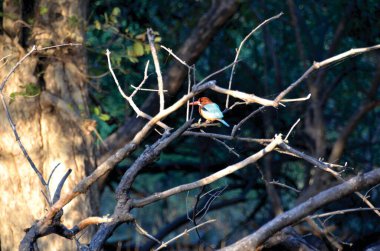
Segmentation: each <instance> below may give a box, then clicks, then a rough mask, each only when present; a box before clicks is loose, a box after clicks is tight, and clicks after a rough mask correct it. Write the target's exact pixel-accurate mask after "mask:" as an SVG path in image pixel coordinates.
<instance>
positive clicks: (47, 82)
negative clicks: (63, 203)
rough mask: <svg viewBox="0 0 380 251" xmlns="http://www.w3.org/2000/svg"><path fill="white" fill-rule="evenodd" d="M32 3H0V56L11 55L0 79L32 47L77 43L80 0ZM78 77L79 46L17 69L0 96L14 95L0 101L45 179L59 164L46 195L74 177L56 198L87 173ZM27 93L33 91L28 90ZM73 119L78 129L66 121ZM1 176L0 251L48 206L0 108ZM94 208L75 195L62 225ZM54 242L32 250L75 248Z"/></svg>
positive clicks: (88, 143) (82, 64) (83, 98)
mask: <svg viewBox="0 0 380 251" xmlns="http://www.w3.org/2000/svg"><path fill="white" fill-rule="evenodd" d="M32 4H33V3H30V2H28V1H24V2H22V1H20V2H18V1H11V0H8V1H3V12H4V13H8V14H9V15H4V17H3V27H2V28H3V31H4V32H3V34H1V35H0V58H2V57H4V56H6V55H10V57H9V58H8V59H9V60H8V62H7V64H6V65H5V66H3V67H2V68H1V69H0V75H1V76H6V74H7V73H8V72H10V70H11V68H12V67H13V66H14V65H15V63H16V62H17V61H18V60H19V59H20V58H21V57H22V56H24V55H25V53H26V52H27V51H28V50H30V48H31V47H32V46H33V45H37V46H38V47H44V46H50V45H56V44H62V43H70V42H73V43H83V40H84V32H83V28H84V25H85V21H86V12H87V1H62V0H54V1H47V0H41V1H34V5H32ZM25 8H28V13H27V15H32V17H31V18H33V24H32V25H31V26H30V27H28V30H25V28H22V27H21V26H19V24H20V23H24V22H25V21H24V20H23V19H25V16H23V15H24V14H23V13H26V12H25ZM30 10H33V11H30ZM13 13H16V15H13ZM11 14H12V15H11ZM84 72H86V55H85V52H84V49H83V48H82V47H73V46H70V47H63V48H62V49H57V50H47V51H43V52H41V53H38V54H36V53H35V54H33V55H31V56H30V57H29V58H28V59H27V60H26V61H25V62H24V63H23V64H22V65H20V67H19V68H18V69H17V70H16V72H15V73H14V75H13V76H12V77H11V78H10V79H9V81H8V82H7V83H6V86H5V88H4V90H3V93H4V95H5V96H8V97H9V96H12V95H13V96H16V97H15V99H14V100H11V99H9V100H7V101H8V105H9V109H10V113H11V115H12V117H13V120H14V122H15V124H16V128H17V131H18V133H19V135H20V138H21V142H22V143H23V144H24V146H25V148H26V150H27V151H28V153H29V155H30V156H31V158H32V160H33V161H34V163H35V164H36V166H37V168H38V169H39V171H40V172H41V173H42V175H43V177H44V178H45V180H48V177H49V175H50V173H51V172H52V169H53V168H54V167H55V166H56V165H57V164H60V166H59V167H58V168H57V169H56V171H55V172H54V175H53V176H52V179H51V182H50V191H51V193H54V191H55V189H56V187H57V185H58V183H59V181H60V179H61V178H62V176H63V175H64V173H65V172H66V171H67V169H72V170H73V172H72V174H71V175H70V177H69V178H68V181H67V182H66V184H65V186H64V187H63V192H64V191H65V190H66V191H69V189H72V187H73V186H74V185H75V184H76V183H78V181H79V180H81V179H82V178H83V177H84V176H85V175H86V174H87V173H88V172H90V171H91V170H92V169H93V167H94V158H93V156H94V155H93V149H92V143H93V140H92V136H91V132H90V131H89V130H87V128H86V127H85V124H86V122H89V121H88V120H87V121H86V118H88V116H89V113H88V104H87V102H88V101H87V99H88V98H87V96H88V94H87V86H86V84H85V83H86V82H85V79H84V78H83V76H84V75H83V73H84ZM29 87H33V88H34V90H35V91H34V93H32V94H31V93H28V92H27V88H29ZM44 94H49V95H44ZM46 97H54V98H56V99H58V100H60V102H64V103H67V104H68V106H69V107H70V108H72V111H70V112H71V113H72V114H70V112H67V111H63V110H62V109H59V107H57V106H55V105H54V103H53V102H49V99H47V98H46ZM73 114H74V115H75V117H77V118H79V121H82V122H83V123H78V120H73V119H72V117H73V116H72V115H73ZM0 173H1V175H0V191H1V193H2V196H1V197H0V200H1V202H0V203H1V207H0V222H1V224H0V240H1V250H15V249H16V248H17V247H18V245H19V243H20V241H21V239H22V237H23V236H24V234H25V232H24V229H25V228H27V227H30V226H31V225H32V223H33V221H34V220H36V219H39V218H41V217H42V216H43V215H44V212H45V209H46V208H47V207H48V206H49V205H48V204H47V201H46V199H45V198H44V196H43V194H42V192H41V191H43V190H44V187H43V186H42V184H41V183H40V181H39V179H38V177H37V175H36V174H35V173H34V172H33V170H32V168H31V167H30V165H29V164H28V162H27V161H26V159H25V157H24V156H23V153H22V152H21V151H20V148H19V146H18V144H17V142H16V140H15V138H14V136H13V133H12V130H11V127H10V126H9V124H8V121H7V119H6V117H5V112H4V110H3V109H0ZM94 205H96V201H95V199H94V198H92V197H91V196H86V197H84V196H83V197H79V198H78V199H76V200H75V201H73V202H72V203H70V205H68V206H67V207H65V208H64V211H65V213H64V217H63V220H64V223H65V224H66V225H68V226H72V225H74V224H75V223H78V222H79V221H80V220H81V219H83V218H85V217H86V216H89V215H92V214H93V206H94ZM95 208H96V207H95ZM90 232H91V231H89V232H88V234H87V237H86V236H84V239H83V237H82V239H81V241H85V240H86V238H88V236H89V234H90ZM52 238H53V239H54V240H52ZM60 238H61V237H56V236H49V237H47V238H41V239H40V240H39V247H40V249H41V250H74V249H75V243H74V241H72V242H70V241H67V240H64V239H60ZM47 240H48V241H47ZM62 240H63V241H62Z"/></svg>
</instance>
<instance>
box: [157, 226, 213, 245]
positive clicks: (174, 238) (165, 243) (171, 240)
mask: <svg viewBox="0 0 380 251" xmlns="http://www.w3.org/2000/svg"><path fill="white" fill-rule="evenodd" d="M215 221H216V220H215V219H212V220H208V221H205V222H203V223H201V224H199V225H196V226H195V227H192V228H190V229H186V230H185V231H184V232H183V233H181V234H179V235H177V236H175V237H173V238H171V239H170V240H168V241H166V242H163V243H162V244H161V245H160V246H159V247H158V248H156V249H155V251H158V250H161V249H163V248H165V247H167V246H168V245H169V244H170V243H172V242H173V241H175V240H177V239H179V238H181V237H182V236H184V235H187V234H188V233H190V232H191V231H193V230H196V229H198V228H200V227H203V226H204V225H206V224H209V223H212V222H215Z"/></svg>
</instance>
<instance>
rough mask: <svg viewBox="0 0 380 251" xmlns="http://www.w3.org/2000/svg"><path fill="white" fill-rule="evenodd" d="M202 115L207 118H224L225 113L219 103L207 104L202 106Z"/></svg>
mask: <svg viewBox="0 0 380 251" xmlns="http://www.w3.org/2000/svg"><path fill="white" fill-rule="evenodd" d="M202 115H203V116H204V117H205V118H206V119H221V118H223V113H222V112H221V111H220V108H219V106H218V105H217V104H215V103H212V104H207V105H205V106H203V107H202Z"/></svg>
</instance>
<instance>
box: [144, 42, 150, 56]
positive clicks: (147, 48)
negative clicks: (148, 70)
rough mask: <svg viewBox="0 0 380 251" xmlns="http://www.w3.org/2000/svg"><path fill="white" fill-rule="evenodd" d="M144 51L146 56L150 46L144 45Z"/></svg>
mask: <svg viewBox="0 0 380 251" xmlns="http://www.w3.org/2000/svg"><path fill="white" fill-rule="evenodd" d="M144 50H145V53H146V54H149V53H150V45H149V44H144Z"/></svg>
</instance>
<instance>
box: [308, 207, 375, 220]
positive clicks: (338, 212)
mask: <svg viewBox="0 0 380 251" xmlns="http://www.w3.org/2000/svg"><path fill="white" fill-rule="evenodd" d="M373 210H380V208H379V207H375V208H370V207H365V208H362V207H359V208H349V209H341V210H336V211H332V212H328V213H322V214H315V215H311V216H309V217H310V218H311V219H315V218H324V217H330V216H334V215H340V214H346V213H353V212H361V211H373Z"/></svg>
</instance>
